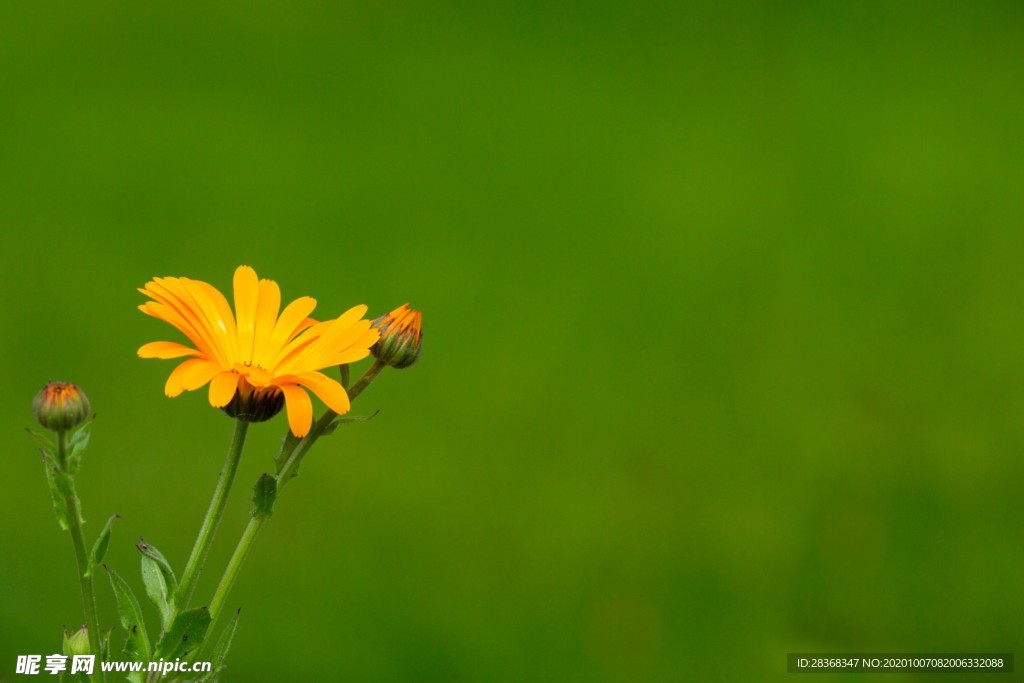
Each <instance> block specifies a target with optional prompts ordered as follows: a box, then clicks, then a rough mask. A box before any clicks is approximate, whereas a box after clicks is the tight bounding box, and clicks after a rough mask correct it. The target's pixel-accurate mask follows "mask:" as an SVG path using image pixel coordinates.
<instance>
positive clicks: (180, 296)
mask: <svg viewBox="0 0 1024 683" xmlns="http://www.w3.org/2000/svg"><path fill="white" fill-rule="evenodd" d="M139 291H140V292H142V293H143V294H145V295H146V296H148V297H149V298H150V299H152V301H147V302H146V303H144V304H142V305H141V306H139V310H141V311H142V312H143V313H146V314H147V315H151V316H153V317H154V318H159V319H160V320H163V321H164V322H166V323H169V324H171V325H173V326H174V327H176V328H177V329H178V330H179V331H180V332H181V333H182V334H184V335H185V336H186V337H187V338H188V340H189V341H190V342H192V344H193V346H194V347H195V348H192V347H189V346H185V345H184V344H178V343H176V342H169V341H158V342H151V343H149V344H145V345H144V346H142V348H140V349H139V356H141V357H142V358H182V357H185V356H191V358H189V359H188V360H186V361H185V362H183V363H181V364H180V365H178V367H176V368H175V369H174V370H173V371H172V372H171V374H170V376H169V377H168V378H167V383H166V385H165V386H164V392H165V393H166V394H167V395H168V396H170V397H174V396H177V395H178V394H180V393H181V392H182V391H193V390H195V389H199V388H200V387H202V386H204V385H206V384H207V383H209V385H210V389H209V397H210V405H212V406H213V407H214V408H224V409H225V410H227V412H228V414H231V415H233V416H237V417H240V418H242V419H247V420H249V421H252V422H258V421H261V420H265V419H269V418H270V417H272V416H273V415H274V414H275V413H277V411H279V410H280V409H281V403H282V401H283V402H284V404H285V406H286V407H287V411H288V426H289V427H290V428H291V430H292V433H293V434H295V436H305V435H306V434H307V433H309V428H310V425H311V424H312V422H313V404H312V402H311V401H310V398H309V394H307V393H306V390H307V389H308V390H309V391H311V392H313V393H314V394H316V396H317V397H318V398H319V399H320V400H321V401H323V402H324V403H325V404H326V405H327V407H329V408H330V409H331V410H333V411H334V412H336V413H338V414H342V413H346V412H348V409H349V398H348V394H347V393H345V389H344V387H342V386H341V384H340V383H339V382H337V381H336V380H334V379H331V378H330V377H328V376H327V375H325V374H323V373H322V372H320V371H321V370H323V369H324V368H328V367H331V366H332V365H341V364H344V363H353V362H355V361H357V360H361V359H363V358H365V357H366V356H368V355H369V353H370V347H372V346H373V345H374V344H375V343H376V342H377V340H378V338H379V337H380V335H379V333H378V331H377V330H376V328H374V327H373V326H372V325H371V322H370V321H369V320H366V319H364V318H363V316H364V315H365V314H366V306H363V305H360V306H354V307H353V308H350V309H349V310H348V311H346V312H345V313H343V314H342V315H341V316H339V317H338V318H336V319H334V320H327V321H324V322H317V321H316V320H314V319H312V318H310V317H309V315H310V313H312V312H313V309H314V308H316V300H315V299H312V298H310V297H308V296H305V297H301V298H299V299H296V300H295V301H293V302H291V303H290V304H288V305H287V306H286V307H285V309H284V310H283V311H281V310H280V307H281V290H280V289H279V288H278V286H277V283H276V282H274V281H273V280H266V279H264V280H260V279H258V278H257V276H256V271H254V270H253V269H252V268H250V267H249V266H239V267H238V269H237V270H236V271H235V278H234V293H235V311H234V313H232V311H231V307H230V306H229V305H228V301H227V299H225V298H224V295H223V294H221V293H220V292H219V291H218V290H217V289H216V288H215V287H213V286H212V285H210V284H207V283H206V282H201V281H199V280H190V279H188V278H184V277H164V278H159V277H157V278H153V279H152V280H151V281H150V282H147V283H146V286H145V287H144V288H143V289H140V290H139ZM274 405H276V409H275V408H273V407H272V406H274ZM267 406H271V408H270V409H269V410H268V408H267Z"/></svg>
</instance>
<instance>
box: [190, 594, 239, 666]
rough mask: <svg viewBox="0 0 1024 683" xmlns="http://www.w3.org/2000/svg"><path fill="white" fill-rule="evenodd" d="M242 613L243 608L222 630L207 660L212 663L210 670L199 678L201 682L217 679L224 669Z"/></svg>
mask: <svg viewBox="0 0 1024 683" xmlns="http://www.w3.org/2000/svg"><path fill="white" fill-rule="evenodd" d="M241 615H242V610H237V611H236V612H235V616H234V618H233V619H232V620H231V623H230V624H228V625H227V626H225V627H224V630H223V631H221V633H220V638H218V639H217V644H216V645H214V646H213V650H211V651H210V658H209V659H208V660H207V661H209V662H210V665H211V666H210V671H209V672H208V673H206V674H203V676H202V677H200V678H199V683H209V682H210V681H214V680H216V679H217V676H218V674H220V672H221V671H223V670H224V660H225V659H226V658H227V656H228V651H229V650H230V649H231V642H232V641H233V640H234V639H235V632H236V631H238V619H239V617H240V616H241Z"/></svg>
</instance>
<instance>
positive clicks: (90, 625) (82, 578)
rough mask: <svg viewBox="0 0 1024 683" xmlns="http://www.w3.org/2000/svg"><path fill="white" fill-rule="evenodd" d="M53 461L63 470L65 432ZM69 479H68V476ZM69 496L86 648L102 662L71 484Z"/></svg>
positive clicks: (75, 493)
mask: <svg viewBox="0 0 1024 683" xmlns="http://www.w3.org/2000/svg"><path fill="white" fill-rule="evenodd" d="M57 462H58V464H59V465H60V467H61V469H62V470H64V469H66V467H67V433H66V432H57ZM69 479H70V477H69ZM70 484H71V489H70V494H68V495H65V496H64V505H65V506H67V513H68V514H67V518H68V531H69V532H71V544H72V545H73V546H74V547H75V563H76V565H77V566H78V584H79V587H80V588H81V590H82V608H83V610H84V612H85V627H86V629H88V631H89V649H90V650H91V651H92V653H93V654H95V655H96V659H97V660H99V661H101V662H102V661H103V653H102V649H101V645H100V619H99V616H98V614H97V612H96V591H95V590H94V588H93V584H92V572H90V571H89V553H88V551H86V549H85V535H84V534H83V533H82V521H81V513H80V509H79V503H78V491H77V490H76V489H75V484H74V481H71V482H70ZM96 668H97V669H99V679H100V681H105V680H106V675H105V674H104V673H103V667H102V666H98V667H96Z"/></svg>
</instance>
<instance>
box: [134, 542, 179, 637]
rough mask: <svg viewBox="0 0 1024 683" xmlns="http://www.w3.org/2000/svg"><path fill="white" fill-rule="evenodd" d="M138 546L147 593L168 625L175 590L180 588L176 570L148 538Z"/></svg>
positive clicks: (162, 619) (161, 621) (164, 622)
mask: <svg viewBox="0 0 1024 683" xmlns="http://www.w3.org/2000/svg"><path fill="white" fill-rule="evenodd" d="M137 547H138V549H139V551H140V552H141V553H142V582H143V584H145V586H146V595H148V596H149V599H150V600H152V601H153V604H154V605H156V606H157V609H159V610H160V623H161V624H165V625H166V623H167V615H168V614H170V611H171V603H172V601H173V600H174V592H175V591H176V590H178V581H177V579H175V577H174V570H173V569H171V564H170V563H169V562H168V561H167V558H166V557H164V556H163V553H161V552H160V551H159V550H157V549H156V548H155V547H154V546H152V545H150V544H148V543H146V539H144V538H143V539H140V540H139V545H138V546H137Z"/></svg>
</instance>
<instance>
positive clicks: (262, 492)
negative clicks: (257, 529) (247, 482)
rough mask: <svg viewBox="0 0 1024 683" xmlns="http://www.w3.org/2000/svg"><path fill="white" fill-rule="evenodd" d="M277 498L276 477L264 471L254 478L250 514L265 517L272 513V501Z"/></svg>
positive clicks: (259, 517) (257, 517)
mask: <svg viewBox="0 0 1024 683" xmlns="http://www.w3.org/2000/svg"><path fill="white" fill-rule="evenodd" d="M276 499H277V478H276V477H273V476H271V475H269V474H267V473H266V472H264V473H263V474H261V475H260V478H259V479H257V480H256V485H255V486H253V489H252V504H253V509H252V516H253V517H255V518H256V519H266V518H267V517H270V515H271V514H273V511H274V501H275V500H276Z"/></svg>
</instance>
